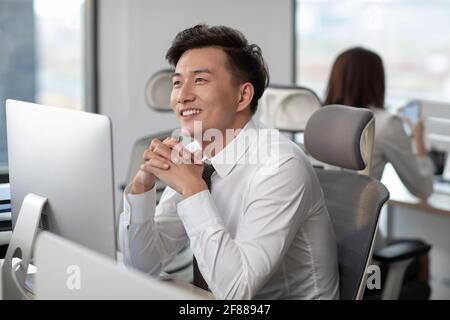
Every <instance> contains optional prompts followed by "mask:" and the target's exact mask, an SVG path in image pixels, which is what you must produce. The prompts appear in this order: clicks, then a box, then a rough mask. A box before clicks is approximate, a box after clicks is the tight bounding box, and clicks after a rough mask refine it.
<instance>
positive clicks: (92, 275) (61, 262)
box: [35, 232, 214, 300]
mask: <svg viewBox="0 0 450 320" xmlns="http://www.w3.org/2000/svg"><path fill="white" fill-rule="evenodd" d="M36 266H37V270H38V271H37V273H36V283H35V294H36V298H37V299H46V300H47V299H58V300H60V299H127V300H128V299H150V300H172V299H175V300H197V299H213V298H214V297H213V295H212V294H211V293H209V292H207V291H203V290H201V289H199V288H197V287H194V286H192V285H188V284H182V283H180V282H177V281H172V280H171V281H160V280H156V279H152V278H149V277H147V276H146V275H145V274H144V273H141V272H138V271H136V270H131V269H127V268H124V267H121V266H119V265H117V264H116V263H115V262H114V261H112V260H111V259H108V258H105V257H102V256H101V255H99V254H97V253H95V252H93V251H91V250H89V249H87V248H84V247H82V246H80V245H78V244H75V243H73V242H71V241H68V240H66V239H63V238H60V237H58V236H55V235H53V234H50V233H47V232H42V233H41V234H40V235H39V236H38V239H37V241H36Z"/></svg>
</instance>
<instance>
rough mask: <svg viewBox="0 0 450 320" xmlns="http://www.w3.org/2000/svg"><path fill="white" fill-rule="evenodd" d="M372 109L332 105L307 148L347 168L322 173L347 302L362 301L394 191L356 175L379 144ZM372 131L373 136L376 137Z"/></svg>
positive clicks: (309, 134)
mask: <svg viewBox="0 0 450 320" xmlns="http://www.w3.org/2000/svg"><path fill="white" fill-rule="evenodd" d="M373 125H374V119H373V114H372V112H371V111H369V110H362V109H354V108H348V107H344V106H336V105H333V106H327V107H323V108H321V109H320V110H318V111H316V112H315V113H314V114H313V115H312V116H311V118H310V119H309V121H308V123H307V125H306V128H305V147H306V150H307V151H308V152H309V154H310V155H311V156H312V157H314V158H315V159H317V160H319V161H321V162H324V163H328V164H331V165H333V166H337V167H340V168H343V169H344V170H324V169H316V173H317V176H318V178H319V181H320V184H321V186H322V190H323V193H324V197H325V203H326V205H327V208H328V211H329V214H330V217H331V221H332V223H333V227H334V232H335V235H336V240H337V247H338V263H339V277H340V298H341V299H345V300H347V299H362V297H363V293H364V290H365V287H366V278H367V274H366V270H367V268H368V266H369V264H370V261H371V257H372V252H373V247H374V242H375V235H376V230H377V226H378V219H379V215H380V211H381V207H382V206H383V204H384V203H385V202H386V201H387V200H388V198H389V192H388V190H387V189H386V187H385V186H384V185H383V184H381V183H380V182H379V181H377V180H375V179H373V178H371V177H369V176H367V175H364V174H358V173H357V172H355V171H346V170H345V169H349V170H359V171H363V172H364V170H367V168H370V166H368V164H369V159H370V154H371V148H372V143H371V141H373ZM371 132H372V135H371V134H370V133H371Z"/></svg>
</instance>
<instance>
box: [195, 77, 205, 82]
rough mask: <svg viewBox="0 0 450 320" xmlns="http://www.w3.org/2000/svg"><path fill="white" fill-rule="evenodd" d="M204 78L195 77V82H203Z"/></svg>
mask: <svg viewBox="0 0 450 320" xmlns="http://www.w3.org/2000/svg"><path fill="white" fill-rule="evenodd" d="M205 81H206V80H205V79H203V78H197V79H195V83H202V82H205Z"/></svg>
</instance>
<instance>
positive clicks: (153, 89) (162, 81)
mask: <svg viewBox="0 0 450 320" xmlns="http://www.w3.org/2000/svg"><path fill="white" fill-rule="evenodd" d="M173 72H174V71H173V70H172V69H164V70H160V71H157V72H155V73H154V74H153V75H152V76H151V77H150V79H149V80H148V81H147V84H146V86H145V102H146V103H147V105H148V106H149V107H150V108H151V109H154V110H157V111H172V108H171V107H170V93H171V91H172V75H173Z"/></svg>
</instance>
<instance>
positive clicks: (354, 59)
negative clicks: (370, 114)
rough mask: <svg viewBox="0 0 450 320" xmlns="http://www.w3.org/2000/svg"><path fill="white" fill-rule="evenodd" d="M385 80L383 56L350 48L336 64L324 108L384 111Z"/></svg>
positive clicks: (341, 55) (332, 70)
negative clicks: (338, 107) (331, 106)
mask: <svg viewBox="0 0 450 320" xmlns="http://www.w3.org/2000/svg"><path fill="white" fill-rule="evenodd" d="M384 77H385V76H384V68H383V61H382V60H381V58H380V56H379V55H377V54H376V53H375V52H372V51H370V50H367V49H364V48H361V47H356V48H351V49H348V50H346V51H344V52H342V53H341V54H340V55H339V56H338V57H337V58H336V61H335V62H334V64H333V68H332V69H331V74H330V79H329V81H328V88H327V95H326V99H325V102H324V105H329V104H343V105H347V106H352V107H359V108H368V107H375V108H380V109H383V108H384V93H385V78H384Z"/></svg>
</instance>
